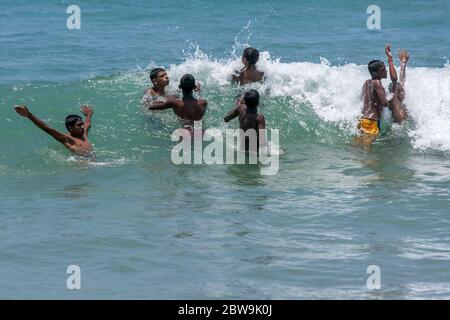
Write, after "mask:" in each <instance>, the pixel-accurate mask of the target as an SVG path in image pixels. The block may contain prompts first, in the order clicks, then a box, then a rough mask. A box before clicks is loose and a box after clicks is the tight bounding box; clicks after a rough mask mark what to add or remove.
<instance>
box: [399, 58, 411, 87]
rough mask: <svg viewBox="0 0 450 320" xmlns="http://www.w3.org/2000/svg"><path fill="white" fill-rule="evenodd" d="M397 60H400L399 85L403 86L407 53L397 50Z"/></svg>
mask: <svg viewBox="0 0 450 320" xmlns="http://www.w3.org/2000/svg"><path fill="white" fill-rule="evenodd" d="M398 58H399V59H400V83H401V85H402V87H404V86H405V80H406V64H407V63H408V60H409V53H408V51H406V50H398Z"/></svg>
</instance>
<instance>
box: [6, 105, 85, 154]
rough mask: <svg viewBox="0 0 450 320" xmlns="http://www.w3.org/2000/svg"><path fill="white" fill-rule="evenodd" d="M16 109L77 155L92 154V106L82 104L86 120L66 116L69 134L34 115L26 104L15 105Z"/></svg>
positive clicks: (81, 109) (74, 116)
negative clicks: (89, 136)
mask: <svg viewBox="0 0 450 320" xmlns="http://www.w3.org/2000/svg"><path fill="white" fill-rule="evenodd" d="M14 109H15V111H16V112H17V113H18V114H19V115H21V116H22V117H25V118H28V119H30V120H31V122H33V123H34V124H35V125H36V126H37V127H39V128H41V129H42V130H44V131H45V132H47V133H48V134H49V135H51V136H52V137H53V138H55V139H56V140H57V141H59V142H61V143H62V144H63V145H64V146H65V147H66V148H67V149H69V150H70V151H72V152H73V153H75V154H77V155H82V156H88V155H91V152H92V148H91V145H90V144H89V141H88V133H89V129H90V127H91V118H92V114H93V113H94V111H93V109H92V107H90V106H87V105H82V106H81V108H80V111H81V112H82V113H83V114H84V115H85V116H86V119H85V121H84V122H83V119H82V118H81V117H80V116H77V115H69V116H67V117H66V128H67V130H68V131H69V134H66V133H61V132H59V131H58V130H55V129H53V128H50V127H49V126H48V125H47V124H46V123H45V122H44V121H42V120H40V119H39V118H38V117H36V116H35V115H33V114H32V113H31V112H30V111H29V110H28V108H27V107H26V106H15V107H14Z"/></svg>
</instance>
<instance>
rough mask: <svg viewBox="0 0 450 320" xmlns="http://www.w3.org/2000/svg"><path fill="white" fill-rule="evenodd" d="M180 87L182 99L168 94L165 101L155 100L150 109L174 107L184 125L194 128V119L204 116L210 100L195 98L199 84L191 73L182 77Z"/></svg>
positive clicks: (197, 119)
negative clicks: (195, 91)
mask: <svg viewBox="0 0 450 320" xmlns="http://www.w3.org/2000/svg"><path fill="white" fill-rule="evenodd" d="M179 88H180V89H181V91H182V92H183V97H182V98H181V99H180V98H178V97H176V96H168V97H167V98H166V99H165V101H155V102H153V103H152V104H151V105H150V107H149V109H150V110H165V109H172V110H173V112H175V114H176V115H177V116H178V117H179V118H180V120H181V122H182V125H183V127H186V128H187V129H192V128H193V127H194V121H200V120H201V119H202V118H203V115H204V114H205V111H206V106H207V105H208V102H207V101H206V100H205V99H196V98H194V96H193V93H194V90H195V89H198V84H197V83H196V82H195V79H194V77H193V76H192V75H190V74H185V75H184V76H183V77H182V78H181V80H180V85H179Z"/></svg>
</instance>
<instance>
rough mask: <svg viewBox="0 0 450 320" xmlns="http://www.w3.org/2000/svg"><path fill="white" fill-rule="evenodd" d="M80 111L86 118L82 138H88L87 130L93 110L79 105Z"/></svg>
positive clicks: (89, 126)
mask: <svg viewBox="0 0 450 320" xmlns="http://www.w3.org/2000/svg"><path fill="white" fill-rule="evenodd" d="M80 111H81V112H82V113H83V114H84V115H85V116H86V119H85V120H84V137H85V138H87V137H88V133H89V129H90V128H91V118H92V115H93V114H94V109H93V108H92V107H91V106H88V105H85V104H83V105H81V108H80Z"/></svg>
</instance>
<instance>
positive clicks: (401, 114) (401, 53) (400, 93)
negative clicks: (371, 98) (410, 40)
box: [388, 47, 409, 123]
mask: <svg viewBox="0 0 450 320" xmlns="http://www.w3.org/2000/svg"><path fill="white" fill-rule="evenodd" d="M388 51H389V55H390V56H391V57H392V54H391V52H390V47H389V50H388ZM398 58H399V59H400V82H397V80H398V79H397V72H396V70H395V68H393V70H390V76H391V82H392V83H391V84H389V92H390V93H392V94H393V95H394V97H393V98H392V100H391V101H390V103H389V109H391V111H392V117H393V119H394V121H395V122H398V123H402V122H403V121H404V120H405V119H406V117H407V116H408V113H407V111H406V106H405V104H404V103H403V100H404V99H405V80H406V64H407V63H408V60H409V53H408V51H406V50H398Z"/></svg>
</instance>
